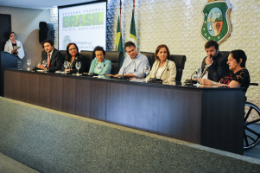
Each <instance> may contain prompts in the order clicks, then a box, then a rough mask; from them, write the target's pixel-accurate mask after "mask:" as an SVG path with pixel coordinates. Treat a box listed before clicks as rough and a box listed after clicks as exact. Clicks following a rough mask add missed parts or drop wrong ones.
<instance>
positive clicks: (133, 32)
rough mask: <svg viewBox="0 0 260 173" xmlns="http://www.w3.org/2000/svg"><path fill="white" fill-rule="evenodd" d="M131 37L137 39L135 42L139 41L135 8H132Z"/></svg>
mask: <svg viewBox="0 0 260 173" xmlns="http://www.w3.org/2000/svg"><path fill="white" fill-rule="evenodd" d="M130 38H133V39H134V40H135V43H136V42H137V39H136V30H135V13H134V9H133V10H132V19H131V25H130Z"/></svg>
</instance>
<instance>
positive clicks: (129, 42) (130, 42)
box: [125, 41, 136, 48]
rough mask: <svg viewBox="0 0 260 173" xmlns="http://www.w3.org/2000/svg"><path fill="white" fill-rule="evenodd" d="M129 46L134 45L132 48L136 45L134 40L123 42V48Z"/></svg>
mask: <svg viewBox="0 0 260 173" xmlns="http://www.w3.org/2000/svg"><path fill="white" fill-rule="evenodd" d="M131 46H134V48H135V47H136V46H135V44H134V42H132V41H128V42H126V43H125V48H126V47H131Z"/></svg>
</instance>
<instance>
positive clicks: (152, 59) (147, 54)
mask: <svg viewBox="0 0 260 173" xmlns="http://www.w3.org/2000/svg"><path fill="white" fill-rule="evenodd" d="M140 53H141V54H143V55H145V56H146V57H147V58H148V61H149V65H150V68H151V69H152V66H153V63H154V61H155V60H154V53H151V52H140Z"/></svg>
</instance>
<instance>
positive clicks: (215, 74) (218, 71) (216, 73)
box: [201, 52, 229, 82]
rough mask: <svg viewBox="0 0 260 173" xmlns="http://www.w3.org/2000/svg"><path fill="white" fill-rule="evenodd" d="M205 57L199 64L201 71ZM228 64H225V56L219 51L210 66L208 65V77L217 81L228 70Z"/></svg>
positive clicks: (204, 64)
mask: <svg viewBox="0 0 260 173" xmlns="http://www.w3.org/2000/svg"><path fill="white" fill-rule="evenodd" d="M206 58H207V57H205V58H204V59H203V61H202V64H201V71H202V72H203V71H204V68H205V66H206V63H205V59H206ZM228 69H229V67H228V64H227V57H225V56H224V55H222V54H221V53H220V52H219V53H218V55H217V57H216V58H214V59H213V63H212V64H211V66H209V67H208V69H207V71H208V79H210V80H213V81H215V82H219V81H220V79H221V78H223V77H224V76H225V75H226V74H227V72H228Z"/></svg>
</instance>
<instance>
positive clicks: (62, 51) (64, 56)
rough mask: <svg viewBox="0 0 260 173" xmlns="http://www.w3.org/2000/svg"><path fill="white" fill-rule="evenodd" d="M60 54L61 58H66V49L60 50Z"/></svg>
mask: <svg viewBox="0 0 260 173" xmlns="http://www.w3.org/2000/svg"><path fill="white" fill-rule="evenodd" d="M60 53H61V55H62V56H63V58H64V59H65V58H66V55H67V52H66V50H60Z"/></svg>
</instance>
